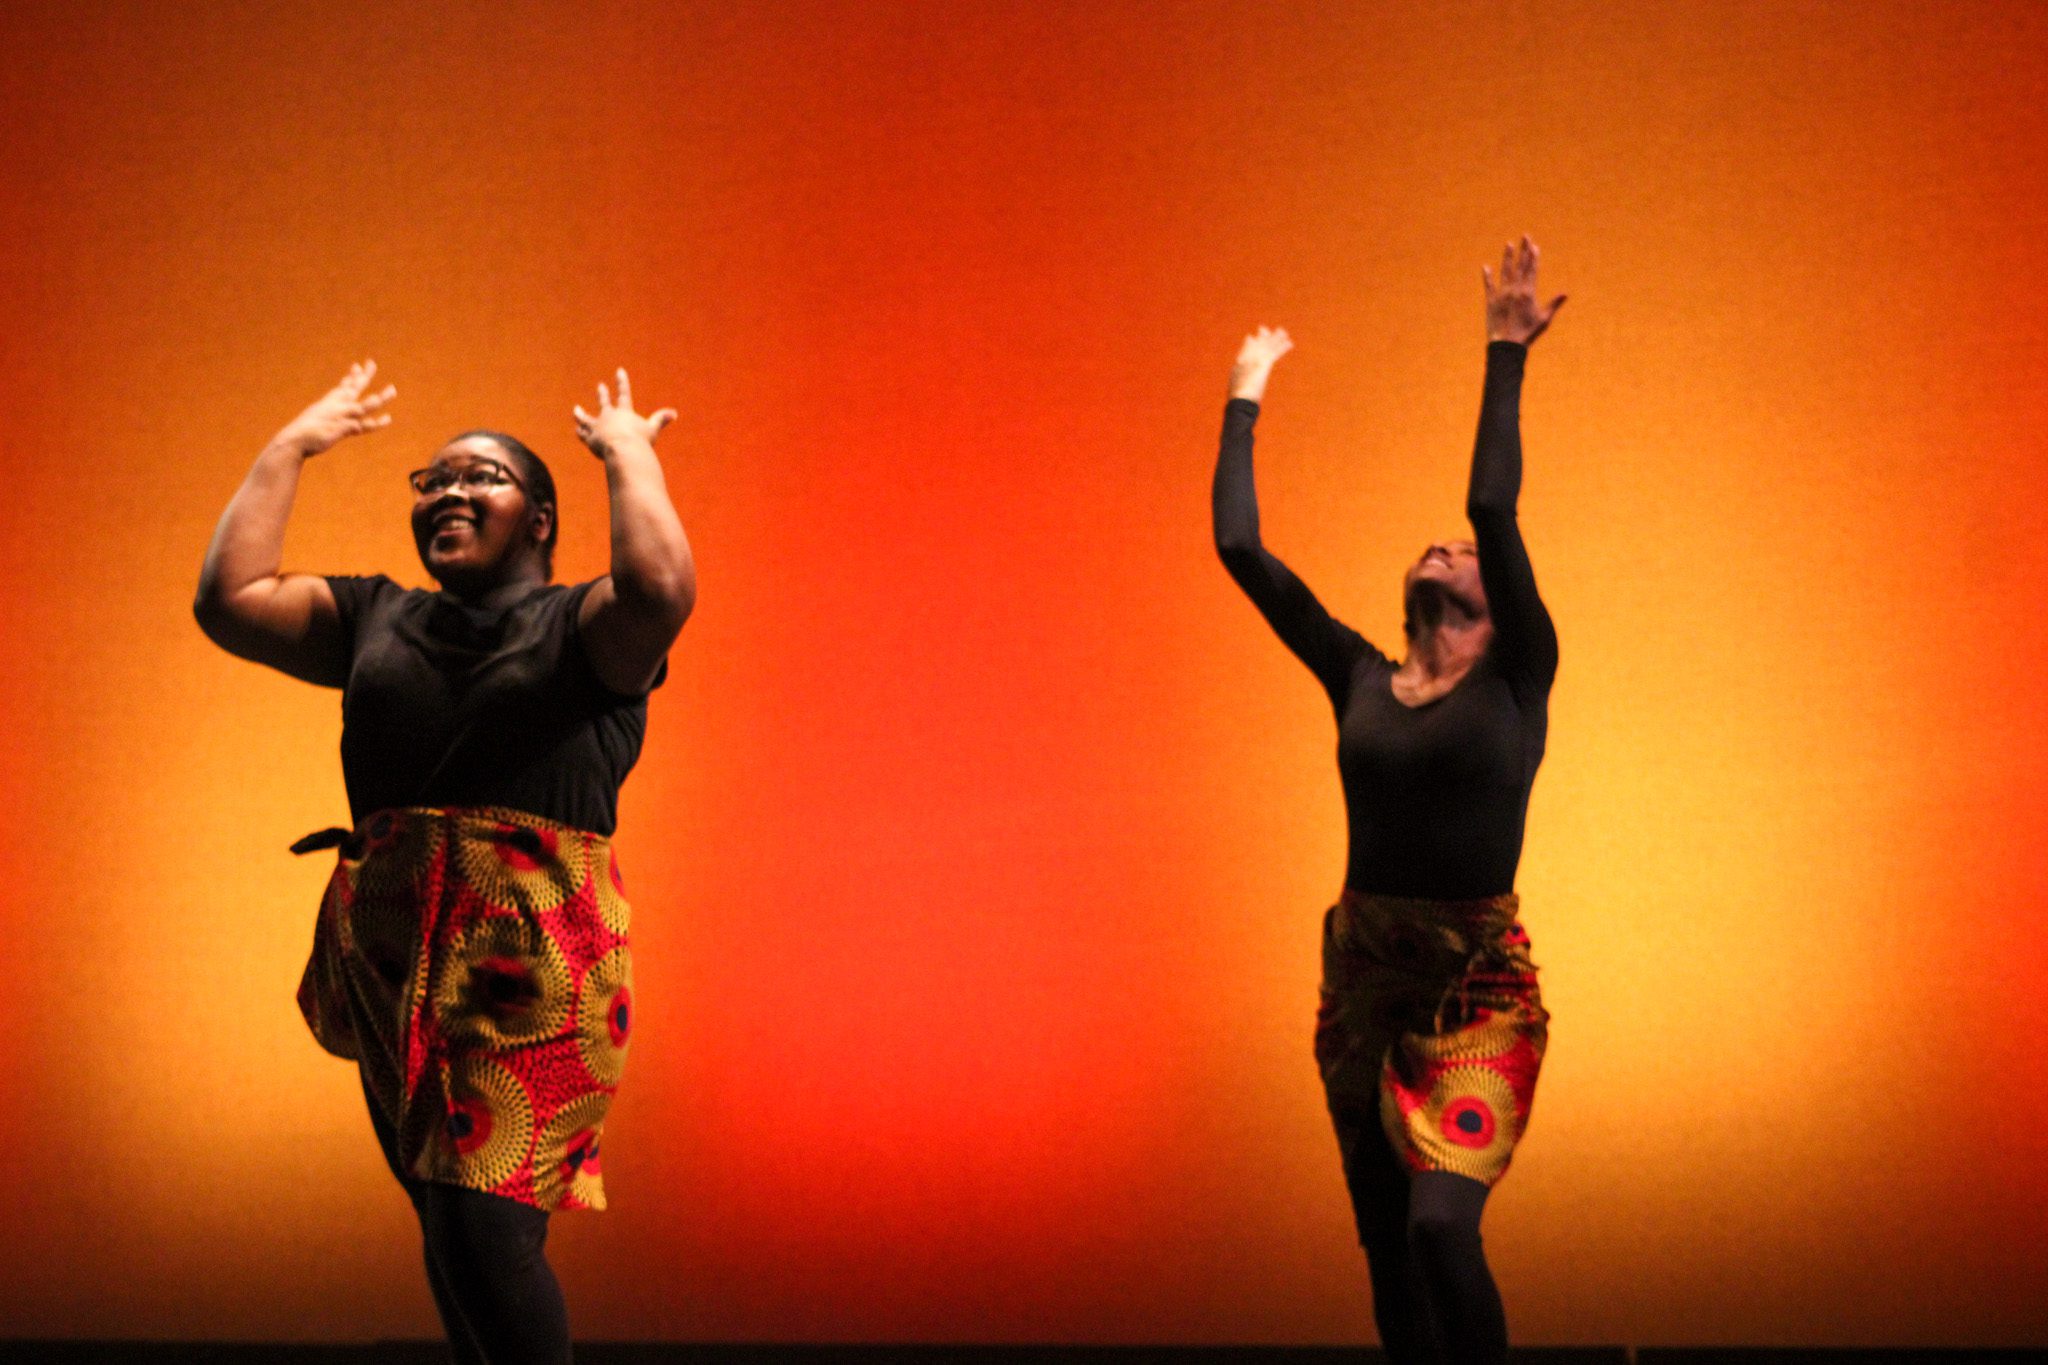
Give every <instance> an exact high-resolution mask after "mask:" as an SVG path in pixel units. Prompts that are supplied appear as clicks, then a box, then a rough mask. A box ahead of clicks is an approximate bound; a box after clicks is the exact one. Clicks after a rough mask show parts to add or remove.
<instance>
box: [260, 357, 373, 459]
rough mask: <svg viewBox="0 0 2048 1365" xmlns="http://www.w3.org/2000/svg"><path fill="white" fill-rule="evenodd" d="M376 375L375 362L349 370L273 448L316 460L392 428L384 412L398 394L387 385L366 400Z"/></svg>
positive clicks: (288, 427)
mask: <svg viewBox="0 0 2048 1365" xmlns="http://www.w3.org/2000/svg"><path fill="white" fill-rule="evenodd" d="M376 373H377V362H376V361H374V360H365V361H362V362H361V363H359V364H355V365H351V366H349V367H348V373H347V374H346V375H344V376H342V380H341V382H340V383H339V384H336V385H335V386H334V387H333V388H331V389H329V390H328V391H327V392H326V393H324V394H322V395H321V396H320V397H319V398H317V399H315V400H314V402H313V404H312V406H311V407H309V408H307V409H306V410H305V411H304V412H302V413H300V414H299V415H298V416H297V417H294V418H293V419H292V420H291V421H290V422H288V423H286V425H285V428H284V430H283V431H280V432H278V433H277V438H276V440H274V441H273V442H272V444H273V445H282V446H289V447H291V448H292V449H293V450H295V451H297V452H298V453H299V454H300V455H301V456H312V455H318V454H319V453H320V452H321V451H323V450H326V449H328V448H329V447H331V446H333V445H334V444H335V443H336V442H338V441H341V440H343V439H344V438H346V437H350V436H360V435H362V434H363V433H364V432H366V431H375V430H377V429H378V428H379V427H388V426H390V425H391V414H390V413H388V412H385V411H384V410H383V409H384V405H385V404H386V403H389V402H390V401H391V400H392V399H394V398H396V397H397V396H398V390H397V389H396V388H395V387H393V386H392V385H390V384H386V385H385V386H384V388H383V391H382V392H380V393H373V394H370V395H368V396H367V397H365V396H364V392H363V391H364V390H365V389H367V388H369V387H370V380H371V379H372V378H374V377H375V376H376Z"/></svg>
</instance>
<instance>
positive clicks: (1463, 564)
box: [1401, 540, 1486, 634]
mask: <svg viewBox="0 0 2048 1365" xmlns="http://www.w3.org/2000/svg"><path fill="white" fill-rule="evenodd" d="M1431 597H1435V598H1436V599H1438V600H1437V602H1436V603H1431V602H1429V601H1428V599H1429V598H1431ZM1401 598H1402V601H1404V602H1405V603H1407V605H1408V629H1409V633H1410V634H1413V633H1414V630H1415V627H1416V624H1417V623H1418V622H1419V621H1429V620H1432V619H1441V617H1442V615H1443V612H1442V610H1441V603H1442V601H1443V600H1444V599H1449V600H1450V601H1452V602H1455V603H1456V604H1457V605H1458V606H1459V607H1460V608H1461V609H1462V610H1463V611H1464V612H1465V614H1466V615H1469V616H1474V617H1481V618H1483V617H1485V616H1486V585H1485V584H1484V583H1482V582H1480V579H1479V547H1478V546H1477V545H1474V544H1473V543H1472V542H1471V541H1469V540H1439V541H1436V542H1435V543H1433V544H1432V545H1430V546H1429V547H1428V548H1427V549H1425V550H1424V551H1423V552H1422V556H1421V558H1419V559H1417V560H1416V561H1415V562H1414V563H1413V564H1411V565H1409V566H1408V572H1407V574H1406V575H1405V576H1404V577H1403V578H1402V580H1401ZM1433 605H1434V606H1436V608H1437V609H1436V610H1434V611H1432V610H1430V609H1429V608H1430V607H1431V606H1433Z"/></svg>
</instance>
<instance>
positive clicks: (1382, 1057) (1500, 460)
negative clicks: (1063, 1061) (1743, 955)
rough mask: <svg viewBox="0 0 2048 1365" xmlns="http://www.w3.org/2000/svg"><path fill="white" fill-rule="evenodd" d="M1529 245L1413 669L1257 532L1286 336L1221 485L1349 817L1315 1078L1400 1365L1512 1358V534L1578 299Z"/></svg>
mask: <svg viewBox="0 0 2048 1365" xmlns="http://www.w3.org/2000/svg"><path fill="white" fill-rule="evenodd" d="M1536 265H1537V252H1536V247H1535V246H1534V245H1533V244H1532V243H1531V242H1530V241H1529V239H1528V238H1527V237H1524V238H1522V240H1521V242H1520V243H1519V244H1517V245H1511V246H1509V247H1508V248H1506V249H1505V250H1504V251H1503V252H1502V253H1501V262H1500V273H1499V276H1498V277H1497V278H1496V277H1495V276H1494V274H1493V273H1492V272H1491V271H1488V270H1485V269H1483V268H1482V270H1481V276H1482V280H1483V283H1484V286H1485V294H1486V324H1487V340H1488V345H1487V348H1486V386H1485V394H1484V397H1483V399H1482V401H1481V405H1480V411H1479V437H1478V441H1477V443H1476V444H1475V446H1474V449H1473V453H1472V474H1471V483H1470V486H1469V488H1468V490H1467V493H1466V503H1465V511H1466V516H1467V517H1468V519H1469V520H1470V521H1471V523H1472V534H1473V539H1471V540H1443V541H1438V542H1437V543H1435V544H1433V545H1431V546H1429V547H1428V548H1427V549H1426V550H1424V551H1423V553H1422V556H1421V558H1419V559H1418V560H1416V562H1415V563H1414V564H1413V565H1412V566H1410V567H1409V569H1408V571H1407V574H1406V577H1405V581H1404V583H1403V585H1402V591H1403V600H1404V607H1405V614H1404V623H1403V632H1404V635H1405V637H1406V639H1405V642H1404V644H1405V648H1404V651H1403V655H1402V657H1401V659H1400V660H1399V661H1398V662H1397V661H1396V660H1395V659H1393V658H1391V657H1389V656H1388V655H1385V654H1383V653H1381V652H1380V651H1379V650H1377V649H1375V648H1374V647H1373V646H1372V645H1370V644H1368V643H1367V642H1366V641H1365V639H1364V638H1363V637H1361V636H1360V635H1359V634H1358V633H1357V632H1356V631H1354V630H1352V629H1351V628H1350V627H1348V626H1346V625H1344V624H1343V623H1341V622H1339V621H1338V620H1336V619H1335V618H1334V617H1332V616H1331V615H1330V614H1329V612H1328V611H1326V610H1325V609H1324V608H1323V606H1322V604H1321V603H1320V602H1318V601H1317V600H1316V597H1315V594H1314V593H1312V592H1310V591H1309V589H1308V587H1307V586H1306V585H1305V584H1303V583H1302V581H1301V580H1300V579H1299V578H1297V577H1295V575H1294V574H1293V573H1292V572H1291V571H1290V570H1289V569H1288V568H1287V566H1286V565H1285V564H1282V563H1281V562H1280V561H1279V560H1278V559H1277V558H1275V557H1274V556H1273V554H1272V553H1271V552H1270V551H1268V550H1267V549H1266V548H1265V545H1264V544H1263V543H1262V542H1261V540H1260V538H1259V511H1258V502H1257V499H1256V497H1255V495H1254V491H1253V481H1252V426H1253V424H1254V423H1255V422H1256V421H1257V419H1258V415H1259V405H1260V403H1261V401H1262V400H1263V399H1264V397H1265V391H1266V383H1267V380H1268V378H1269V377H1270V376H1271V373H1272V369H1273V366H1274V364H1275V363H1276V362H1277V361H1278V360H1279V359H1280V357H1282V356H1283V355H1285V354H1287V352H1288V351H1289V350H1290V349H1292V347H1293V342H1292V341H1291V340H1290V339H1289V338H1288V336H1287V333H1286V332H1284V331H1276V330H1272V329H1269V328H1264V327H1262V328H1260V329H1259V330H1258V332H1257V333H1256V334H1254V335H1252V336H1250V337H1247V338H1245V342H1244V346H1243V349H1242V350H1240V351H1239V353H1238V357H1237V364H1236V367H1235V368H1234V369H1233V370H1232V372H1231V380H1230V401H1229V403H1228V405H1227V406H1226V408H1225V410H1224V419H1223V443H1222V449H1221V451H1220V453H1219V454H1218V457H1217V462H1216V478H1215V484H1214V487H1213V490H1212V497H1213V514H1214V519H1215V531H1216V549H1217V553H1218V554H1220V555H1221V556H1222V559H1223V563H1224V567H1225V568H1227V569H1228V570H1229V572H1230V576H1231V577H1232V578H1233V579H1235V580H1236V581H1237V584H1238V586H1239V587H1241V588H1243V589H1244V591H1245V593H1246V595H1247V596H1249V597H1250V598H1251V599H1252V602H1253V604H1254V605H1255V606H1257V607H1258V609H1259V611H1260V613H1261V614H1262V615H1264V616H1265V618H1266V620H1267V622H1268V623H1269V624H1271V626H1272V627H1273V630H1274V631H1275V633H1277V634H1278V635H1279V637H1280V639H1281V640H1282V642H1284V643H1285V644H1286V645H1287V647H1288V648H1289V649H1290V650H1292V651H1293V652H1294V653H1295V655H1296V656H1297V657H1299V658H1300V659H1301V661H1302V662H1303V663H1305V664H1307V665H1308V667H1309V669H1310V670H1311V671H1312V672H1313V673H1314V674H1315V675H1316V679H1317V681H1319V682H1320V683H1322V685H1323V689H1324V691H1325V692H1327V693H1328V694H1329V697H1330V701H1331V704H1332V705H1333V706H1334V708H1335V710H1336V715H1337V723H1338V745H1337V766H1338V771H1339V774H1340V776H1341V778H1342V781H1343V787H1344V801H1345V808H1346V812H1347V814H1348V817H1349V824H1350V859H1349V866H1348V868H1347V869H1346V873H1345V878H1344V890H1343V894H1342V896H1341V897H1340V898H1339V900H1338V902H1337V904H1336V905H1335V906H1333V907H1331V909H1330V910H1329V912H1328V914H1326V915H1325V916H1324V920H1323V981H1322V992H1321V997H1322V998H1321V1007H1320V1009H1319V1010H1318V1012H1317V1017H1316V1040H1315V1053H1316V1061H1317V1064H1318V1066H1319V1068H1320V1070H1321V1072H1322V1077H1323V1085H1324V1091H1325V1095H1326V1097H1327V1099H1328V1102H1329V1108H1330V1116H1331V1119H1332V1121H1333V1123H1334V1124H1335V1127H1336V1131H1337V1144H1338V1149H1339V1152H1340V1153H1341V1155H1342V1158H1343V1163H1344V1177H1345V1182H1346V1184H1347V1186H1348V1188H1349V1190H1350V1195H1351V1202H1352V1208H1353V1212H1354V1213H1355V1215H1356V1217H1357V1222H1358V1235H1359V1240H1360V1241H1361V1242H1362V1243H1363V1245H1364V1247H1365V1253H1366V1262H1367V1267H1368V1271H1369V1274H1370V1276H1371V1280H1372V1292H1373V1315H1374V1317H1375V1319H1376V1320H1377V1322H1378V1325H1379V1332H1380V1341H1381V1343H1382V1345H1383V1346H1384V1348H1385V1350H1386V1352H1387V1355H1388V1357H1389V1358H1390V1359H1391V1360H1394V1361H1396V1362H1404V1363H1405V1362H1412V1361H1433V1360H1437V1359H1448V1360H1450V1361H1454V1362H1458V1363H1459V1365H1465V1362H1488V1363H1489V1365H1497V1363H1498V1362H1503V1361H1505V1360H1506V1359H1507V1322H1506V1317H1505V1314H1504V1313H1503V1311H1502V1308H1501V1301H1500V1293H1499V1291H1498V1290H1497V1289H1496V1287H1495V1285H1494V1282H1493V1276H1492V1274H1491V1273H1490V1272H1489V1271H1488V1269H1487V1266H1486V1257H1485V1254H1484V1251H1483V1249H1482V1247H1481V1243H1480V1237H1479V1218H1480V1213H1481V1212H1482V1210H1483V1209H1484V1207H1485V1204H1486V1196H1487V1193H1488V1191H1489V1190H1490V1189H1491V1187H1492V1186H1493V1185H1494V1183H1495V1182H1497V1181H1498V1180H1499V1179H1500V1178H1501V1176H1502V1174H1503V1173H1505V1172H1506V1170H1507V1167H1508V1160H1509V1158H1510V1157H1511V1156H1512V1155H1513V1152H1514V1147H1515V1143H1516V1141H1517V1140H1518V1139H1519V1138H1520V1137H1521V1135H1522V1131H1523V1128H1524V1126H1525V1125H1526V1124H1527V1122H1528V1119H1529V1106H1530V1103H1531V1101H1532V1100H1533V1099H1534V1097H1535V1090H1536V1073H1537V1069H1538V1067H1539V1066H1540V1065H1541V1063H1542V1060H1543V1049H1544V1043H1545V1040H1546V1036H1547V1034H1546V1025H1547V1022H1548V1020H1549V1017H1550V1016H1549V1015H1548V1014H1547V1013H1546V1012H1545V1011H1544V1008H1543V1003H1542V1000H1541V998H1540V996H1539V995H1538V992H1537V988H1536V968H1535V966H1534V964H1533V963H1532V962H1531V961H1530V958H1529V940H1528V937H1527V935H1525V934H1524V933H1523V932H1522V928H1521V926H1520V924H1519V923H1518V922H1517V918H1516V916H1517V911H1518V907H1519V901H1518V900H1517V898H1516V896H1515V894H1514V881H1515V867H1516V864H1517V863H1518V862H1519V861H1520V859H1521V852H1522V832H1523V825H1524V822H1525V819H1526V817H1527V814H1528V806H1529V791H1530V785H1531V783H1532V782H1533V781H1534V780H1535V777H1536V767H1537V764H1539V763H1540V762H1541V761H1542V759H1543V747H1544V739H1545V734H1546V730H1547V724H1548V707H1549V697H1550V686H1551V680H1552V679H1553V678H1554V677H1555V676H1556V674H1557V634H1556V632H1555V631H1554V630H1553V629H1552V628H1551V623H1550V615H1549V613H1548V612H1547V611H1546V610H1545V609H1544V606H1543V601H1542V599H1541V598H1540V597H1538V596H1537V593H1536V579H1535V575H1534V573H1533V572H1532V570H1531V568H1530V565H1529V556H1528V552H1527V551H1526V550H1525V549H1524V547H1523V545H1522V535H1521V531H1520V529H1519V527H1518V526H1517V523H1516V519H1515V504H1516V500H1517V496H1518V494H1519V492H1520V490H1521V483H1522V446H1521V435H1520V417H1519V407H1520V399H1521V386H1522V367H1523V363H1524V361H1525V360H1526V359H1527V356H1528V349H1529V346H1530V344H1531V343H1532V342H1534V341H1535V340H1536V338H1537V337H1539V336H1541V335H1542V334H1543V331H1544V329H1545V328H1547V327H1548V326H1549V325H1550V321H1551V319H1552V318H1553V317H1555V316H1556V314H1557V310H1558V308H1559V307H1561V306H1562V305H1563V303H1564V296H1563V295H1559V296H1558V297H1556V298H1554V299H1552V300H1550V301H1549V302H1548V303H1543V302H1541V301H1539V299H1538V297H1537V293H1536Z"/></svg>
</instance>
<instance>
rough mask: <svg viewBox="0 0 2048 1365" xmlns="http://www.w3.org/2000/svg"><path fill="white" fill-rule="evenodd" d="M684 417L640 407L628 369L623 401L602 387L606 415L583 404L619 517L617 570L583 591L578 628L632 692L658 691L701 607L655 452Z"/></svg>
mask: <svg viewBox="0 0 2048 1365" xmlns="http://www.w3.org/2000/svg"><path fill="white" fill-rule="evenodd" d="M675 419H676V412H675V409H674V408H663V409H661V410H660V411H659V412H656V413H652V414H650V415H648V416H646V417H642V416H641V415H640V414H639V413H637V412H635V411H633V388H632V381H631V380H629V379H627V377H626V372H625V370H624V369H621V370H620V371H619V400H618V402H617V403H613V402H612V396H611V394H610V392H609V391H608V390H607V389H606V387H605V386H604V385H603V384H599V385H598V386H597V413H596V415H595V416H593V415H591V414H590V413H587V412H585V411H584V410H583V409H582V407H581V406H580V405H579V406H578V407H577V408H576V435H577V436H578V437H579V438H580V439H581V440H582V442H583V444H584V445H586V446H588V447H590V452H591V454H593V455H595V456H597V457H598V458H599V459H601V460H603V461H604V476H605V483H606V486H607V487H608V488H609V489H610V493H611V517H612V571H611V572H610V573H609V574H607V575H606V576H604V577H603V578H600V579H598V580H597V582H596V584H595V585H593V586H592V588H591V589H590V591H589V592H587V593H585V594H584V595H583V604H582V608H581V610H580V611H579V612H578V614H577V618H576V624H577V627H578V629H579V631H580V632H581V634H582V636H583V649H584V652H585V653H586V654H588V655H589V657H590V663H591V666H592V667H593V668H595V669H596V670H597V676H598V678H599V679H600V680H602V681H603V683H604V685H605V686H606V687H609V688H611V689H612V691H614V692H619V693H623V694H625V695H627V696H632V695H637V694H638V693H642V692H645V691H646V690H647V689H648V688H649V687H651V686H652V685H653V683H654V680H655V678H656V677H658V676H659V675H660V672H661V663H662V660H663V659H664V658H666V657H667V655H668V647H669V646H670V645H671V644H674V643H675V638H676V635H677V634H678V633H679V632H680V631H681V630H682V628H683V622H684V621H686V620H688V619H689V616H690V609H691V608H692V607H693V606H695V605H696V601H697V566H696V563H695V561H693V560H692V559H691V558H690V540H689V537H688V536H686V535H684V534H683V523H682V520H681V519H680V518H678V517H677V516H676V509H675V505H674V504H673V503H671V502H670V501H669V497H668V480H667V479H666V478H665V477H664V476H663V474H662V471H661V460H660V459H659V458H658V457H657V456H656V455H655V453H654V438H655V437H657V436H659V435H660V434H661V431H662V428H664V427H666V426H667V425H668V424H669V423H671V422H673V421H675Z"/></svg>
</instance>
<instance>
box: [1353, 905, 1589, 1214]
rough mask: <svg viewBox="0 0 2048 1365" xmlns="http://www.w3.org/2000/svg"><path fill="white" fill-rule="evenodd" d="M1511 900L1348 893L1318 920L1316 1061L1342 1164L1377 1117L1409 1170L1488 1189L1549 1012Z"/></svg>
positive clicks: (1526, 1090) (1530, 1078) (1530, 1077)
mask: <svg viewBox="0 0 2048 1365" xmlns="http://www.w3.org/2000/svg"><path fill="white" fill-rule="evenodd" d="M1519 907H1520V901H1519V899H1518V898H1517V897H1515V896H1496V897H1494V898H1492V899H1491V900H1477V901H1432V900H1413V899H1407V898H1403V897H1398V896H1370V895H1364V894H1362V893H1359V892H1356V891H1352V890H1350V889H1349V888H1347V889H1346V890H1345V892H1344V895H1343V898H1342V899H1341V900H1339V901H1338V902H1337V904H1335V905H1334V906H1332V907H1330V911H1329V913H1328V914H1327V915H1325V916H1324V918H1323V983H1322V1001H1321V1007H1320V1008H1319V1009H1318V1010H1317V1012H1316V1064H1317V1066H1318V1067H1319V1068H1320V1069H1321V1071H1322V1074H1323V1090H1324V1093H1325V1094H1326V1095H1327V1097H1328V1099H1329V1102H1330V1113H1331V1117H1332V1118H1333V1119H1334V1120H1335V1122H1336V1124H1337V1138H1338V1141H1339V1143H1340V1144H1341V1145H1343V1146H1344V1148H1345V1152H1346V1157H1347V1159H1349V1157H1350V1154H1351V1149H1352V1145H1353V1144H1354V1143H1356V1142H1358V1141H1359V1140H1361V1139H1362V1138H1363V1137H1365V1136H1368V1135H1369V1133H1361V1132H1357V1131H1351V1130H1353V1129H1357V1128H1359V1127H1361V1126H1362V1125H1363V1124H1365V1123H1369V1122H1370V1121H1371V1120H1370V1118H1369V1117H1367V1116H1370V1115H1372V1114H1373V1113H1375V1112H1377V1115H1378V1121H1379V1125H1380V1128H1381V1129H1382V1130H1383V1131H1384V1132H1385V1134H1386V1138H1387V1141H1388V1143H1389V1144H1390V1145H1391V1146H1392V1148H1393V1151H1394V1153H1395V1155H1396V1156H1397V1157H1399V1158H1400V1160H1401V1161H1402V1163H1403V1164H1404V1165H1405V1166H1406V1167H1407V1168H1408V1169H1409V1170H1410V1171H1411V1172H1418V1173H1419V1172H1422V1171H1449V1172H1451V1173H1452V1174H1455V1175H1462V1176H1469V1177H1470V1178H1471V1179H1473V1180H1478V1181H1482V1182H1484V1183H1485V1184H1487V1185H1492V1184H1494V1183H1495V1182H1496V1181H1498V1180H1499V1179H1500V1178H1501V1176H1502V1175H1503V1174H1505V1173H1506V1171H1507V1168H1508V1161H1509V1159H1510V1158H1511V1157H1512V1156H1513V1155H1514V1150H1515V1143H1516V1142H1517V1141H1518V1140H1520V1138H1521V1136H1522V1132H1523V1130H1524V1129H1525V1128H1526V1127H1527V1126H1528V1123H1529V1107H1530V1105H1531V1104H1532V1103H1533V1102H1534V1100H1535V1098H1536V1073H1537V1071H1538V1069H1539V1068H1540V1067H1541V1066H1542V1064H1543V1049H1544V1045H1545V1043H1546V1041H1547V1039H1548V1024H1549V1020H1550V1015H1549V1012H1548V1011H1546V1010H1545V1009H1544V1008H1543V999H1542V997H1541V995H1539V994H1538V992H1537V989H1536V964H1535V963H1533V962H1531V961H1530V960H1529V936H1528V935H1527V934H1525V933H1524V932H1522V926H1521V925H1520V924H1518V923H1517V922H1516V920H1515V914H1516V911H1517V910H1518V908H1519Z"/></svg>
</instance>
